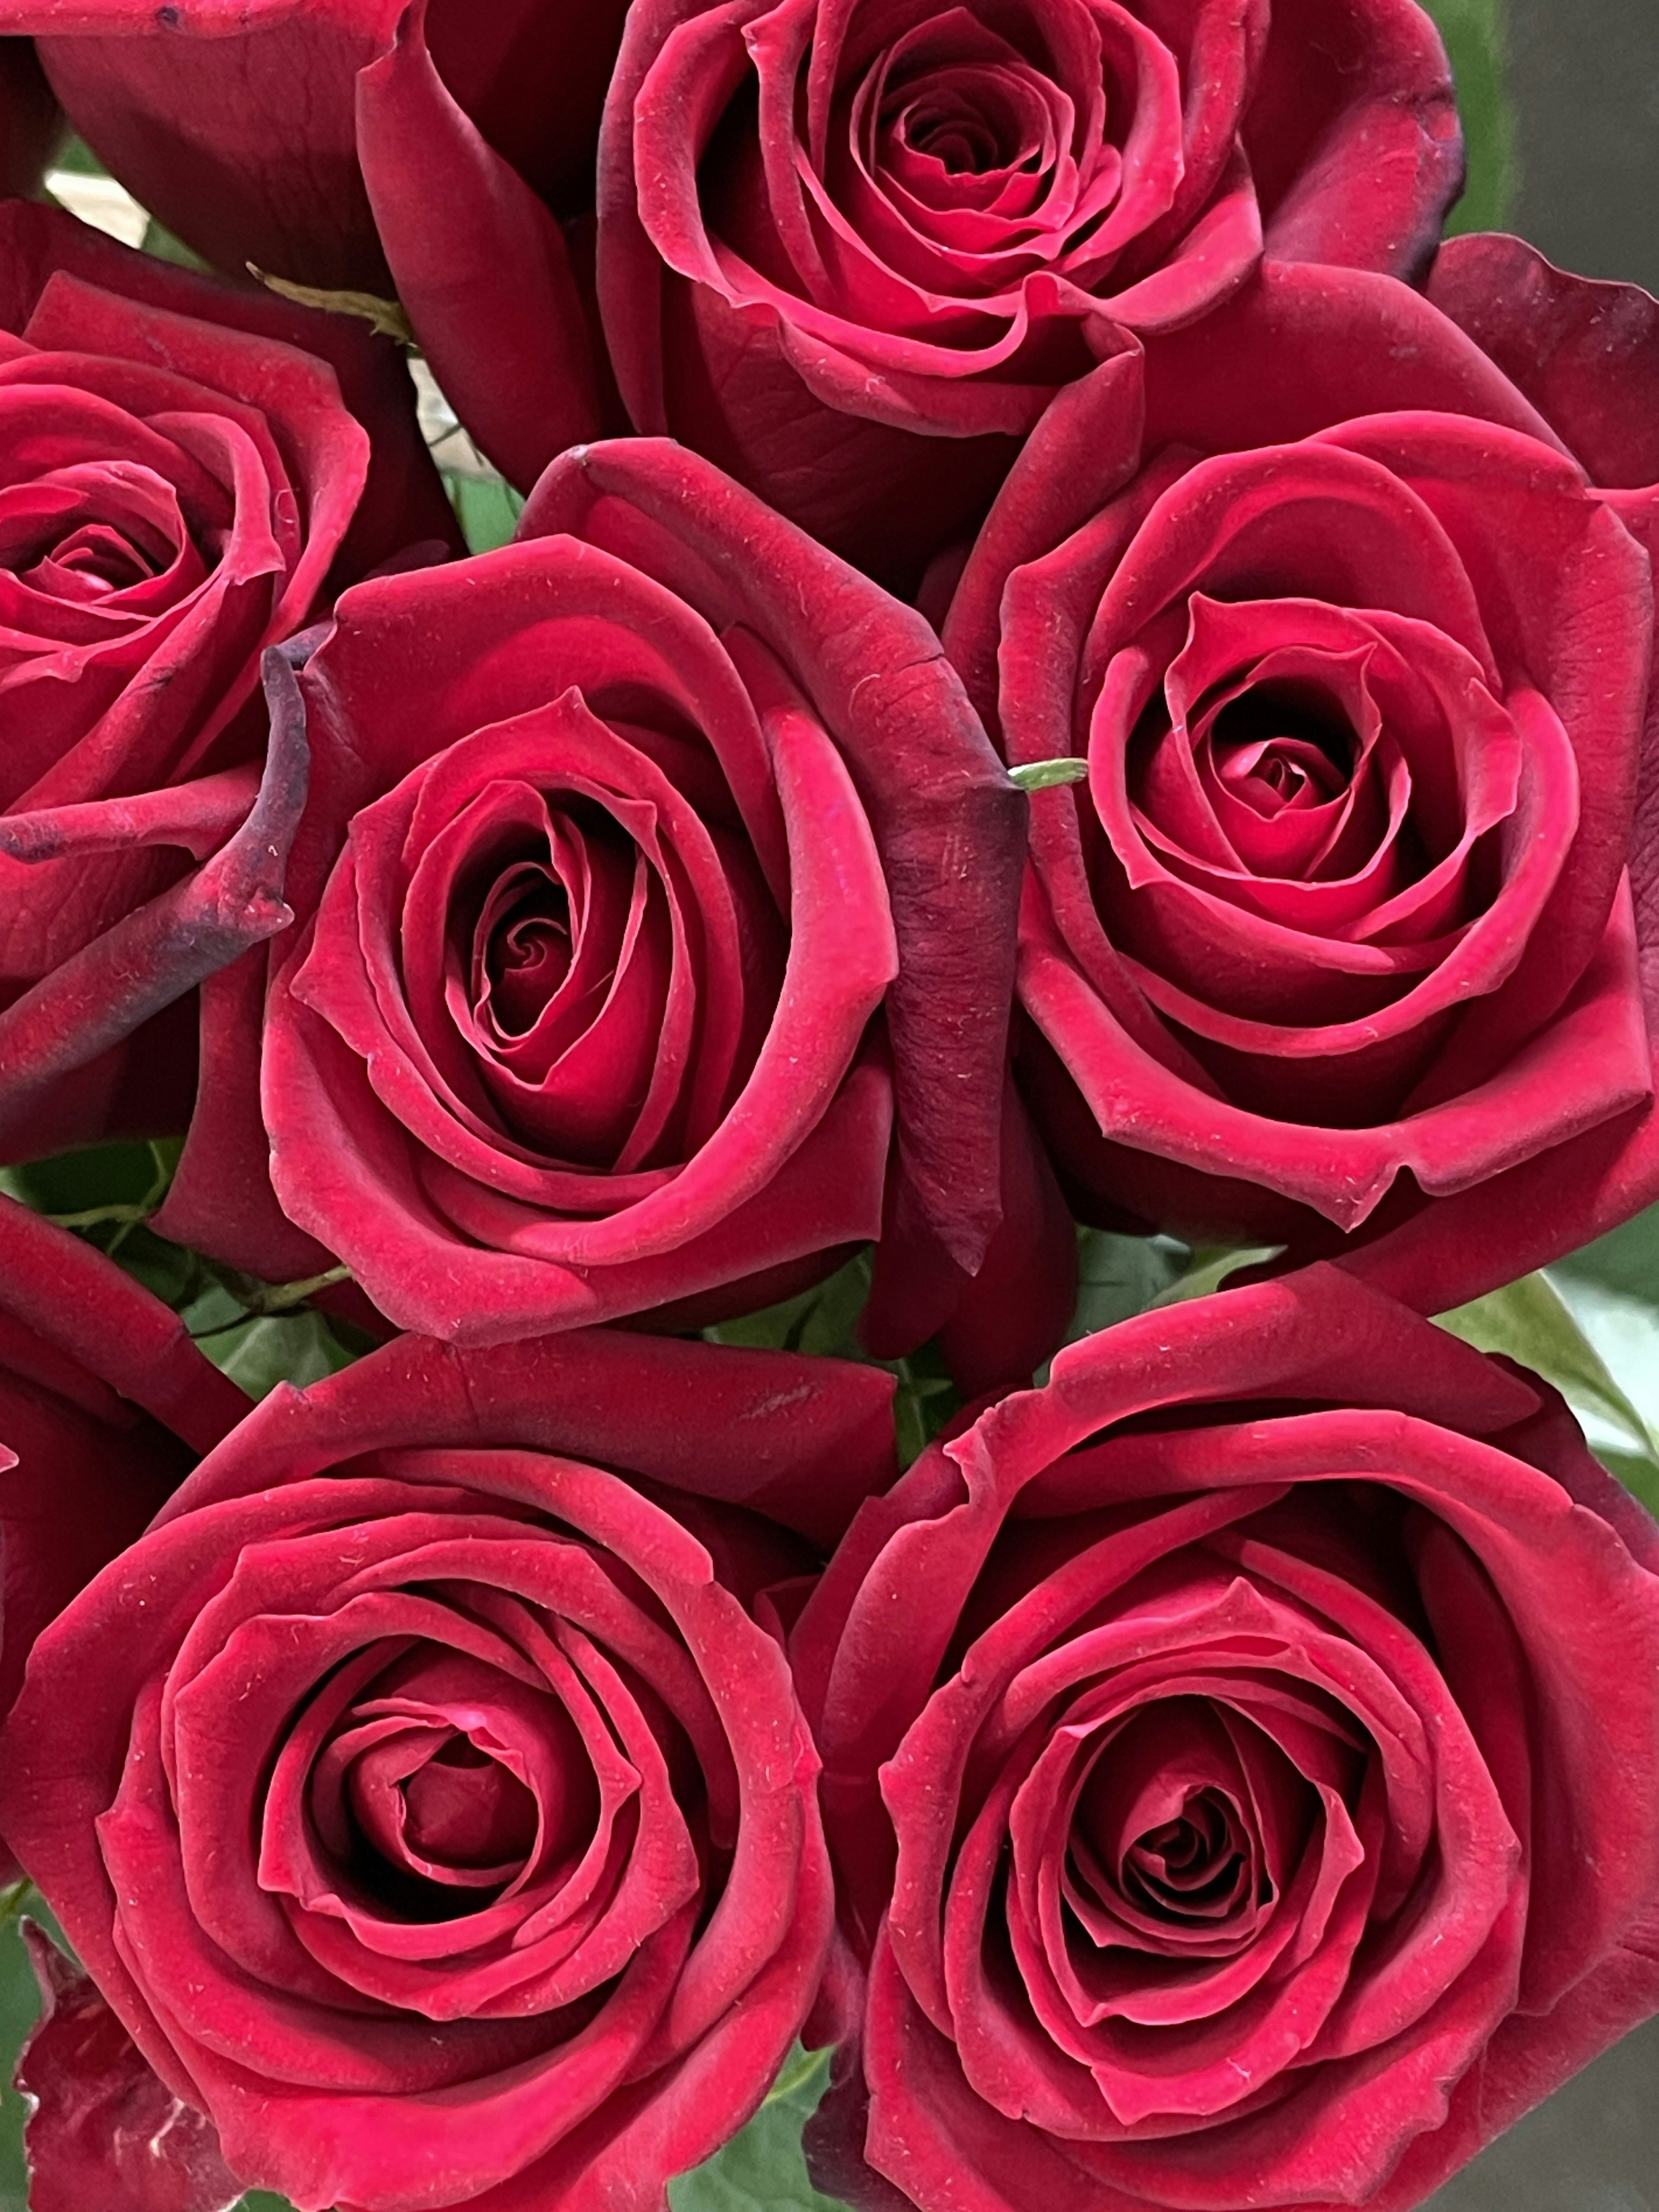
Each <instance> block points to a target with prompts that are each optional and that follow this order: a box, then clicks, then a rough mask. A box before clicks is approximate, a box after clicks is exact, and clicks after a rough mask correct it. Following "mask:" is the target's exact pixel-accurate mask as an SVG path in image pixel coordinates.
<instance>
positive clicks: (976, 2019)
mask: <svg viewBox="0 0 1659 2212" xmlns="http://www.w3.org/2000/svg"><path fill="white" fill-rule="evenodd" d="M794 1649H795V1656H796V1661H797V1674H798V1679H799V1682H800V1685H801V1692H802V1699H803V1703H804V1704H805V1707H806V1710H807V1712H808V1715H809V1717H811V1719H812V1722H813V1725H814V1728H815V1729H816V1731H817V1740H818V1743H819V1747H820V1751H821V1753H822V1755H823V1762H824V1770H823V1782H822V1790H823V1805H824V1818H825V1825H826V1828H827V1830H828V1832H829V1838H830V1844H831V1849H832V1850H833V1851H834V1852H835V1854H836V1860H837V1869H838V1873H839V1874H840V1875H841V1876H842V1882H843V1901H844V1908H845V1914H846V1918H847V1922H848V1926H849V1929H851V1931H852V1933H853V1935H854V1938H855V1940H856V1941H857V1942H858V1943H859V1946H860V1951H861V1953H862V1954H863V1955H865V1956H866V1957H867V1959H868V1971H867V1996H866V1999H865V2001H864V2003H863V2006H862V2017H861V2025H860V2027H859V2029H858V2032H857V2037H856V2038H855V2040H854V2043H853V2044H852V2045H849V2049H848V2053H847V2054H846V2057H844V2059H843V2062H842V2068H841V2076H842V2078H841V2081H840V2085H839V2087H837V2088H836V2090H835V2091H833V2092H832V2094H831V2099H830V2101H829V2105H828V2106H827V2107H826V2109H825V2110H824V2112H823V2113H822V2114H821V2115H820V2118H819V2121H818V2123H817V2129H818V2138H819V2139H818V2147H817V2156H818V2158H819V2160H820V2172H819V2179H820V2181H821V2182H822V2183H823V2185H826V2186H829V2187H832V2188H835V2189H836V2190H837V2191H839V2192H840V2193H842V2194H843V2195H848V2196H850V2197H852V2198H853V2200H854V2202H871V2203H892V2202H895V2201H896V2199H895V2198H894V2197H893V2194H892V2192H891V2191H890V2190H888V2189H886V2187H885V2185H884V2183H883V2182H882V2181H880V2180H879V2179H877V2178H876V2177H877V2176H885V2177H886V2178H887V2179H888V2180H889V2181H891V2182H895V2183H896V2184H897V2185H899V2188H900V2189H901V2190H902V2191H903V2192H904V2193H905V2194H907V2195H908V2197H911V2198H913V2199H914V2200H915V2203H917V2204H919V2205H921V2206H922V2207H923V2208H924V2212H934V2208H944V2207H946V2206H948V2207H950V2208H951V2212H1085V2208H1086V2212H1107V2208H1109V2212H1140V2208H1150V2207H1152V2206H1158V2207H1160V2208H1164V2212H1235V2208H1237V2206H1239V2205H1241V2204H1249V2205H1252V2206H1280V2205H1283V2206H1289V2205H1298V2206H1302V2207H1304V2208H1308V2212H1335V2208H1336V2207H1338V2206H1340V2205H1352V2204H1360V2203H1364V2204H1367V2205H1370V2206H1373V2207H1375V2208H1377V2212H1406V2208H1407V2207H1409V2206H1413V2205H1415V2204H1418V2203H1420V2202H1421V2201H1422V2199H1423V2198H1424V2197H1425V2196H1427V2195H1428V2193H1429V2192H1430V2191H1431V2190H1432V2189H1433V2188H1435V2187H1436V2186H1437V2184H1438V2183H1439V2182H1441V2181H1442V2180H1443V2179H1445V2177H1446V2176H1447V2175H1448V2174H1449V2173H1450V2172H1453V2171H1454V2170H1455V2168H1456V2167H1457V2166H1461V2165H1462V2163H1463V2162H1464V2160H1467V2159H1468V2158H1470V2157H1472V2156H1473V2155H1474V2153H1475V2152H1476V2151H1477V2150H1478V2149H1480V2147H1481V2145H1482V2144H1483V2143H1485V2142H1487V2141H1488V2140H1490V2138H1491V2137H1492V2136H1495V2135H1496V2134H1497V2133H1498V2131H1499V2130H1501V2129H1503V2128H1504V2127H1505V2126H1507V2125H1508V2124H1509V2123H1510V2121H1511V2120H1512V2119H1514V2118H1517V2117H1518V2116H1519V2114H1520V2113H1521V2112H1523V2111H1525V2110H1526V2109H1527V2108H1528V2106H1530V2105H1532V2104H1534V2103H1535V2102H1536V2101H1537V2100H1539V2099H1540V2098H1541V2097H1543V2096H1545V2095H1547V2093H1549V2092H1550V2090H1552V2089H1553V2088H1554V2087H1556V2086H1557V2085H1558V2084H1559V2082H1560V2081H1563V2080H1564V2079H1565V2077H1566V2075H1569V2074H1570V2073H1571V2072H1572V2071H1574V2069H1576V2068H1577V2067H1579V2066H1581V2065H1583V2064H1584V2063H1587V2061H1588V2060H1589V2058H1591V2057H1594V2056H1595V2053H1596V2051H1598V2050H1600V2049H1601V2047H1602V2046H1603V2045H1606V2044H1607V2043H1609V2042H1611V2041H1612V2040H1613V2038H1614V2037H1615V2036H1616V2035H1618V2034H1620V2033H1622V2032H1623V2030H1624V2029H1625V2028H1626V2027H1631V2026H1633V2025H1634V2024H1635V2023H1636V2021H1638V2020H1640V2019H1642V2018H1644V2017H1645V2016H1646V2015H1648V2014H1649V2013H1650V2012H1652V2011H1653V2010H1654V2009H1655V2008H1656V2007H1659V1834H1656V1832H1655V1827H1654V1821H1653V1807H1654V1804H1655V1802H1656V1794H1659V1531H1656V1529H1655V1528H1654V1525H1653V1523H1652V1522H1651V1521H1650V1519H1649V1518H1648V1516H1646V1514H1644V1512H1643V1511H1642V1510H1641V1509H1640V1508H1639V1507H1638V1506H1637V1505H1635V1504H1633V1502H1632V1500H1631V1499H1630V1498H1628V1496H1627V1495H1626V1493H1625V1492H1623V1491H1621V1490H1620V1488H1619V1486H1618V1485H1617V1484H1616V1483H1614V1482H1613V1480H1612V1479H1611V1478H1610V1477H1609V1476H1608V1475H1607V1474H1605V1473H1604V1472H1603V1471H1602V1470H1601V1468H1599V1467H1598V1466H1597V1465H1596V1464H1595V1462H1594V1461H1593V1460H1592V1459H1591V1457H1590V1455H1589V1452H1588V1450H1587V1449H1586V1448H1585V1446H1584V1443H1583V1438H1582V1437H1581V1436H1580V1435H1579V1433H1578V1431H1577V1429H1576V1427H1575V1426H1574V1425H1573V1424H1572V1422H1571V1419H1570V1418H1569V1417H1568V1415H1567V1414H1566V1413H1565V1409H1564V1408H1563V1407H1562V1406H1561V1404H1560V1401H1559V1399H1556V1398H1554V1397H1553V1395H1552V1394H1551V1393H1549V1392H1548V1391H1547V1389H1545V1388H1544V1387H1543V1386H1542V1385H1534V1383H1533V1381H1532V1380H1531V1378H1528V1377H1527V1376H1524V1374H1523V1373H1522V1370H1518V1369H1513V1368H1509V1367H1506V1366H1504V1365H1501V1364H1498V1363H1496V1362H1493V1361H1489V1360H1487V1359H1486V1358H1483V1357H1482V1356H1481V1355H1480V1354H1479V1353H1476V1352H1472V1351H1471V1350H1470V1349H1469V1348H1468V1347H1467V1346H1463V1345H1462V1344H1460V1343H1458V1342H1457V1341H1456V1340H1455V1339H1453V1338H1451V1337H1449V1336H1447V1335H1445V1334H1443V1333H1441V1332H1440V1331H1438V1330H1437V1329H1436V1328H1434V1327H1433V1326H1432V1325H1431V1323H1429V1322H1424V1321H1420V1320H1419V1319H1418V1318H1417V1317H1416V1316H1414V1315H1413V1314H1411V1313H1410V1312H1408V1311H1407V1310H1406V1309H1404V1308H1402V1307H1400V1306H1397V1305H1395V1304H1393V1303H1392V1302H1391V1301H1389V1300H1386V1299H1383V1298H1381V1297H1377V1296H1376V1293H1374V1292H1372V1291H1369V1290H1366V1289H1364V1288H1362V1287H1360V1286H1359V1285H1355V1284H1353V1283H1352V1281H1350V1280H1349V1279H1347V1278H1346V1276H1344V1275H1343V1274H1342V1273H1340V1271H1338V1270H1334V1269H1331V1268H1328V1267H1315V1268H1311V1269H1310V1270H1308V1271H1307V1272H1306V1273H1304V1274H1303V1275H1300V1276H1294V1277H1291V1278H1290V1279H1287V1280H1285V1281H1280V1282H1276V1283H1273V1284H1268V1285H1260V1286H1257V1287H1255V1288H1252V1289H1247V1290H1239V1291H1228V1292H1225V1293H1224V1294H1223V1295H1222V1296H1221V1297H1216V1298H1211V1299H1205V1300H1200V1301H1197V1302H1194V1304H1191V1305H1188V1306H1181V1307H1176V1308H1175V1309H1172V1310H1168V1311H1162V1312H1157V1313H1150V1314H1146V1315H1142V1316H1139V1318H1137V1319H1135V1320H1133V1321H1130V1322H1124V1323H1122V1324H1121V1326H1120V1327H1118V1328H1113V1329H1109V1330H1108V1331H1106V1332H1105V1333H1103V1334H1101V1335H1099V1336H1097V1337H1094V1338H1091V1339H1090V1340H1087V1341H1085V1342H1084V1343H1081V1344H1078V1345H1074V1346H1071V1347H1069V1348H1068V1349H1067V1350H1066V1351H1064V1352H1060V1354H1059V1355H1058V1356H1057V1357H1056V1358H1055V1360H1054V1370H1053V1380H1052V1382H1051V1383H1050V1385H1049V1387H1048V1389H1044V1390H1041V1391H1036V1392H1030V1393H1024V1394H1021V1395H1016V1396H1013V1397H1011V1398H1008V1399H1006V1400H1005V1401H1003V1402H1002V1403H1001V1404H1000V1405H998V1406H995V1407H993V1408H992V1409H991V1410H990V1411H989V1412H988V1413H985V1414H983V1415H982V1416H981V1418H980V1419H979V1420H978V1421H977V1422H975V1424H974V1425H973V1426H972V1427H971V1428H969V1430H968V1431H967V1432H966V1433H965V1434H963V1435H961V1436H959V1437H957V1439H956V1440H955V1441H954V1442H952V1443H943V1444H939V1445H935V1446H933V1447H932V1448H931V1449H930V1450H929V1451H928V1453H927V1455H925V1456H924V1457H923V1458H922V1459H921V1460H919V1461H918V1462H916V1464H915V1467H914V1468H912V1469H911V1471H910V1473H909V1474H908V1475H907V1476H906V1477H905V1478H904V1480H902V1482H901V1483H900V1484H899V1485H898V1486H897V1487H896V1490H895V1491H894V1492H892V1493H891V1495H890V1497H888V1498H881V1499H878V1500H876V1501H873V1502H872V1504H868V1505H866V1507H865V1508H864V1509H863V1512H862V1514H861V1516H860V1519H859V1520H858V1521H857V1522H854V1526H853V1528H852V1530H851V1532H850V1533H849V1534H848V1537H847V1539H846V1541H845V1542H844V1544H843V1546H842V1551H841V1553H839V1554H838V1555H837V1557H836V1560H835V1561H834V1562H833V1563H832V1565H831V1566H830V1568H829V1570H828V1571H827V1572H826V1575H825V1577H824V1579H823V1583H821V1584H820V1586H819V1588H818V1589H817V1592H816V1593H815V1594H814V1595H813V1597H812V1599H811V1601H810V1602H809V1605H808V1607H807V1609H806V1611H805V1613H803V1615H802V1617H801V1620H800V1623H799V1630H798V1633H797V1638H796V1642H795V1647H794ZM883 1807H884V1808H885V1811H884V1812H883V1810H882V1808H883ZM859 2039H861V2068H862V2080H861V2081H860V2051H859ZM866 2098H867V2106H866ZM864 2160H868V2167H873V2168H874V2169H875V2173H874V2175H872V2174H871V2173H870V2172H869V2170H868V2167H866V2166H865V2165H864V2163H863V2161H864Z"/></svg>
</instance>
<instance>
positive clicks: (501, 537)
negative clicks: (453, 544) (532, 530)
mask: <svg viewBox="0 0 1659 2212" xmlns="http://www.w3.org/2000/svg"><path fill="white" fill-rule="evenodd" d="M443 479H444V484H445V487H446V489H447V491H448V493H449V503H450V505H451V506H452V507H453V508H454V510H455V512H456V513H457V515H458V516H459V518H460V525H461V534H462V535H463V537H465V539H466V543H467V550H468V551H469V552H472V553H493V552H494V551H495V548H496V546H498V545H505V544H507V542H508V540H509V539H510V538H511V537H512V535H513V532H514V530H516V529H517V527H518V523H519V517H520V513H522V512H523V510H524V501H523V500H522V499H521V498H520V496H519V495H518V493H517V492H515V491H514V490H513V487H512V485H511V484H510V483H507V481H506V479H505V478H504V477H479V476H471V475H463V474H462V473H461V472H460V471H459V470H449V469H446V470H445V471H443Z"/></svg>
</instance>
